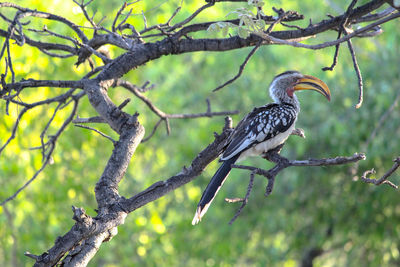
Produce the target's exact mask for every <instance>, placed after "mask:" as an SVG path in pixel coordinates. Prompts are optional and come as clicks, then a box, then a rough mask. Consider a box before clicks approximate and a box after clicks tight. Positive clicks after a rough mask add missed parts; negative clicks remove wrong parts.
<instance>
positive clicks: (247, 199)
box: [229, 172, 255, 225]
mask: <svg viewBox="0 0 400 267" xmlns="http://www.w3.org/2000/svg"><path fill="white" fill-rule="evenodd" d="M254 174H255V173H254V172H251V173H250V181H249V185H248V186H247V192H246V196H245V197H244V199H243V201H242V205H241V206H240V208H239V209H238V210H237V211H236V213H235V215H234V216H233V218H232V219H231V220H230V221H229V224H230V225H231V224H232V223H233V222H234V221H235V220H236V219H237V218H238V217H239V215H240V213H241V212H242V210H243V208H244V207H245V206H246V205H247V202H248V201H249V197H250V193H251V189H252V188H253V183H254Z"/></svg>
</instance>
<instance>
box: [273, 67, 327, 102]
mask: <svg viewBox="0 0 400 267" xmlns="http://www.w3.org/2000/svg"><path fill="white" fill-rule="evenodd" d="M299 90H314V91H317V92H319V93H321V94H322V95H323V96H325V97H326V98H327V99H328V100H329V101H330V99H331V93H330V91H329V88H328V86H327V85H326V84H325V83H324V82H323V81H321V80H320V79H318V78H316V77H314V76H311V75H304V74H301V73H300V72H298V71H286V72H283V73H281V74H279V75H277V76H275V78H274V79H273V80H272V82H271V85H270V87H269V93H270V95H271V97H272V98H273V99H274V101H275V102H276V103H282V102H285V103H292V104H296V105H298V103H297V99H296V96H295V95H294V93H295V91H299Z"/></svg>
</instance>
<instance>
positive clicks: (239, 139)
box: [221, 103, 296, 160]
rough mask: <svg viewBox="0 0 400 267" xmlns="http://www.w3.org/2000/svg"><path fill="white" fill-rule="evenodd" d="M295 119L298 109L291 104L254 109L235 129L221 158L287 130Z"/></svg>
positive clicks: (235, 153)
mask: <svg viewBox="0 0 400 267" xmlns="http://www.w3.org/2000/svg"><path fill="white" fill-rule="evenodd" d="M295 121H296V111H295V110H294V108H293V106H292V105H290V104H282V105H279V104H275V103H273V104H268V105H265V106H262V107H259V108H255V109H253V111H251V112H250V113H249V114H248V115H247V116H246V117H245V118H244V119H243V120H241V121H240V122H239V124H238V125H237V127H236V128H235V130H234V131H233V133H232V135H231V138H230V139H231V140H230V142H229V144H228V146H227V148H226V150H225V152H224V153H223V154H222V157H221V160H227V159H230V158H232V157H233V156H235V155H237V154H238V153H241V152H243V151H244V150H246V149H248V148H250V147H252V146H254V145H256V144H259V143H261V142H264V141H265V140H268V139H270V138H272V137H274V136H276V135H277V134H279V133H283V132H285V131H286V130H288V129H289V128H290V126H291V125H292V124H293V123H294V122H295Z"/></svg>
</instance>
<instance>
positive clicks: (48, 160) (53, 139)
mask: <svg viewBox="0 0 400 267" xmlns="http://www.w3.org/2000/svg"><path fill="white" fill-rule="evenodd" d="M77 108H78V101H75V103H74V107H73V110H72V112H71V114H70V116H69V117H68V118H67V119H66V120H65V121H64V123H63V125H62V126H61V127H60V129H59V130H58V131H57V133H56V134H55V135H53V136H52V137H51V145H50V148H49V151H48V152H47V155H46V158H45V160H44V162H43V163H42V166H41V167H40V168H39V169H38V170H37V171H36V172H35V174H34V175H33V176H32V177H31V178H30V179H29V180H28V181H27V182H26V183H25V184H24V185H23V186H21V187H20V188H19V189H18V190H17V191H16V192H15V193H14V194H13V195H12V196H10V197H8V198H6V199H5V200H3V201H2V202H1V203H0V206H4V205H5V204H7V202H9V201H11V200H13V199H14V198H16V197H17V196H18V194H19V193H21V191H22V190H24V189H25V188H26V187H28V186H29V185H30V184H31V183H32V182H33V181H34V180H35V179H36V178H37V177H38V175H39V174H40V173H41V172H42V171H43V170H44V169H45V168H46V166H47V164H49V163H51V162H52V160H53V159H52V154H53V151H54V149H55V145H56V142H57V139H58V138H59V137H60V135H61V133H62V132H63V131H64V130H65V128H66V127H67V125H68V124H69V123H70V122H71V121H72V119H73V117H74V116H75V114H76V111H77ZM3 147H4V146H3Z"/></svg>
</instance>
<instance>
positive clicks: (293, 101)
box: [274, 95, 300, 113]
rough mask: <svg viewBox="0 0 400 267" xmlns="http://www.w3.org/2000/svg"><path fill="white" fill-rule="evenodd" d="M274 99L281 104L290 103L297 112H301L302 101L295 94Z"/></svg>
mask: <svg viewBox="0 0 400 267" xmlns="http://www.w3.org/2000/svg"><path fill="white" fill-rule="evenodd" d="M274 101H275V103H277V104H279V105H283V104H289V105H291V106H293V107H294V109H295V110H296V112H297V113H299V112H300V103H299V100H298V99H297V97H296V96H295V95H293V97H289V96H286V97H281V98H276V99H274Z"/></svg>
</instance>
